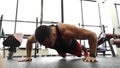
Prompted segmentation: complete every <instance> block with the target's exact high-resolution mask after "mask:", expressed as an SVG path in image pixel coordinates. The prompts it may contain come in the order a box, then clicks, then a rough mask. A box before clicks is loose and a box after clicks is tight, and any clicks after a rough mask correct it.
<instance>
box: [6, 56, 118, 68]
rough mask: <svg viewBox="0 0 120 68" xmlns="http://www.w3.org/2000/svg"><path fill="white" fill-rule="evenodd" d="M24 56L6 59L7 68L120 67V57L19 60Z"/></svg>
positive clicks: (55, 57)
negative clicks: (95, 59)
mask: <svg viewBox="0 0 120 68" xmlns="http://www.w3.org/2000/svg"><path fill="white" fill-rule="evenodd" d="M21 59H22V58H13V60H7V59H6V58H5V59H4V61H5V62H4V66H5V68H120V57H103V56H101V57H97V59H98V61H99V62H94V63H92V62H83V61H82V58H80V57H74V56H67V57H66V59H63V58H62V57H59V56H53V57H52V56H50V57H37V58H33V60H32V61H31V62H18V60H21Z"/></svg>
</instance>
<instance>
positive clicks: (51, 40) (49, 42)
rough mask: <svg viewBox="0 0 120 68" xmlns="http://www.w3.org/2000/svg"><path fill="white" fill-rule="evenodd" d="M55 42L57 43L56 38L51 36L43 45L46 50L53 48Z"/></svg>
mask: <svg viewBox="0 0 120 68" xmlns="http://www.w3.org/2000/svg"><path fill="white" fill-rule="evenodd" d="M54 42H55V37H54V36H53V35H51V36H50V37H47V38H46V39H45V40H44V41H43V43H41V44H42V45H44V46H45V48H53V47H54Z"/></svg>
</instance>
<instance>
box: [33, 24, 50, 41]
mask: <svg viewBox="0 0 120 68" xmlns="http://www.w3.org/2000/svg"><path fill="white" fill-rule="evenodd" d="M50 34H51V28H50V26H46V25H41V26H39V27H37V29H36V30H35V38H36V40H37V41H38V42H39V43H41V42H43V41H44V40H45V38H47V37H49V36H50Z"/></svg>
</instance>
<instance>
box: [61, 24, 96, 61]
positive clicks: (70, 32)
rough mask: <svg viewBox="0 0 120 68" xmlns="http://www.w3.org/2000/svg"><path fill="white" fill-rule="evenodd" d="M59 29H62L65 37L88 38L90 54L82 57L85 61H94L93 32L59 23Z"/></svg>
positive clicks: (94, 39) (94, 35) (94, 41)
mask: <svg viewBox="0 0 120 68" xmlns="http://www.w3.org/2000/svg"><path fill="white" fill-rule="evenodd" d="M61 29H64V33H63V35H64V37H65V38H76V39H81V40H88V43H89V46H90V56H88V57H87V58H85V59H84V61H86V62H90V61H92V62H95V61H97V60H96V59H95V56H96V47H97V35H96V33H95V32H92V31H90V30H87V29H84V28H77V27H75V26H73V25H67V24H64V25H63V24H61Z"/></svg>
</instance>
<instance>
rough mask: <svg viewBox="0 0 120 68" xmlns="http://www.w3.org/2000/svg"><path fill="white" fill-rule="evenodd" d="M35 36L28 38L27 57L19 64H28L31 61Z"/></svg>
mask: <svg viewBox="0 0 120 68" xmlns="http://www.w3.org/2000/svg"><path fill="white" fill-rule="evenodd" d="M35 41H36V40H35V36H34V35H31V36H30V37H28V39H27V42H26V54H27V57H26V58H25V59H23V60H20V61H19V62H26V61H31V60H32V58H31V52H32V44H33V43H35Z"/></svg>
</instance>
